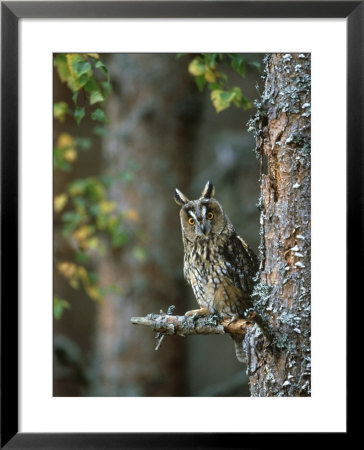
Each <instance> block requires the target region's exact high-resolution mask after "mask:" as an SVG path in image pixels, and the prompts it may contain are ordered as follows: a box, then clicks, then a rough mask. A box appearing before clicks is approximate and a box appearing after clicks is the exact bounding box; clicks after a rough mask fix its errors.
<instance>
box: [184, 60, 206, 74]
mask: <svg viewBox="0 0 364 450" xmlns="http://www.w3.org/2000/svg"><path fill="white" fill-rule="evenodd" d="M188 71H189V73H190V74H191V75H193V76H194V77H198V76H200V75H203V74H204V73H205V71H206V67H205V65H204V64H202V63H201V62H200V61H199V60H198V59H197V58H195V59H194V60H192V61H191V62H190V64H189V66H188Z"/></svg>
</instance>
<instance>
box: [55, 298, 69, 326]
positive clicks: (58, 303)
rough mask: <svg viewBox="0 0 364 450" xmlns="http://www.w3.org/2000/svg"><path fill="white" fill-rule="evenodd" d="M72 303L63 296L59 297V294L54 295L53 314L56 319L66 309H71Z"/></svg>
mask: <svg viewBox="0 0 364 450" xmlns="http://www.w3.org/2000/svg"><path fill="white" fill-rule="evenodd" d="M70 308H71V305H70V304H69V303H68V302H67V301H66V300H63V299H62V298H60V297H58V296H56V295H55V296H54V298H53V315H54V318H55V319H56V320H59V319H60V318H61V317H62V315H63V312H64V310H65V309H70Z"/></svg>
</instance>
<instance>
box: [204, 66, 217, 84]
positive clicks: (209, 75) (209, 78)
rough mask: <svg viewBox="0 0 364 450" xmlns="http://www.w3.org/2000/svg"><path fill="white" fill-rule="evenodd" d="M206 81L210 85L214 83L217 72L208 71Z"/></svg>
mask: <svg viewBox="0 0 364 450" xmlns="http://www.w3.org/2000/svg"><path fill="white" fill-rule="evenodd" d="M205 80H206V81H208V82H209V83H214V82H215V81H216V75H215V72H214V71H213V70H211V69H206V72H205Z"/></svg>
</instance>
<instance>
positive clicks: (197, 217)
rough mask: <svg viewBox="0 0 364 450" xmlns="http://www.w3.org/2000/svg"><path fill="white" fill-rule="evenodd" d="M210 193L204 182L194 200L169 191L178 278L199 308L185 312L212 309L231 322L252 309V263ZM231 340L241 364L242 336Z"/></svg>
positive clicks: (253, 258)
mask: <svg viewBox="0 0 364 450" xmlns="http://www.w3.org/2000/svg"><path fill="white" fill-rule="evenodd" d="M214 195H215V188H214V186H213V184H212V183H211V182H210V181H208V182H207V183H206V185H205V187H204V189H203V191H202V194H201V197H200V198H199V199H197V200H189V199H188V198H187V197H186V196H185V195H184V194H182V192H181V191H179V190H178V189H175V192H174V199H175V201H176V203H177V204H178V205H179V206H181V211H180V218H181V227H182V240H183V246H184V267H183V271H184V276H185V278H186V280H187V282H188V283H189V284H190V285H191V286H192V289H193V292H194V295H195V297H196V300H197V303H198V304H199V306H200V309H196V310H192V311H188V312H186V314H185V315H186V316H191V315H192V316H194V317H198V316H201V315H208V314H212V313H218V314H220V315H221V316H222V317H223V318H224V319H226V318H229V319H230V322H233V321H235V320H237V319H238V318H241V317H244V312H245V311H247V310H250V309H252V308H253V304H252V300H251V293H252V290H253V284H254V283H253V277H254V275H255V274H256V272H257V270H258V261H257V257H256V255H255V254H254V253H253V251H252V250H251V249H250V248H249V246H248V245H247V244H246V242H245V241H244V240H243V239H242V238H241V237H240V236H238V235H237V234H236V231H235V229H234V226H233V224H232V223H231V222H230V220H229V218H228V216H227V215H226V214H225V212H224V210H223V208H222V206H221V204H220V203H219V202H218V201H217V200H216V199H215V198H214ZM233 339H234V342H235V350H236V356H237V358H238V360H239V361H241V362H243V361H244V352H243V347H242V337H241V336H237V335H234V336H233Z"/></svg>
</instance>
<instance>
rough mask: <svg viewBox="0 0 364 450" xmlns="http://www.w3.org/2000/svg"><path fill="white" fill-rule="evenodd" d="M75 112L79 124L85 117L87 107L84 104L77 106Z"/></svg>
mask: <svg viewBox="0 0 364 450" xmlns="http://www.w3.org/2000/svg"><path fill="white" fill-rule="evenodd" d="M73 114H74V116H75V119H76V122H77V125H79V124H80V122H81V120H82V119H83V118H84V117H85V114H86V113H85V108H84V107H82V106H76V109H75V112H74V113H73Z"/></svg>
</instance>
